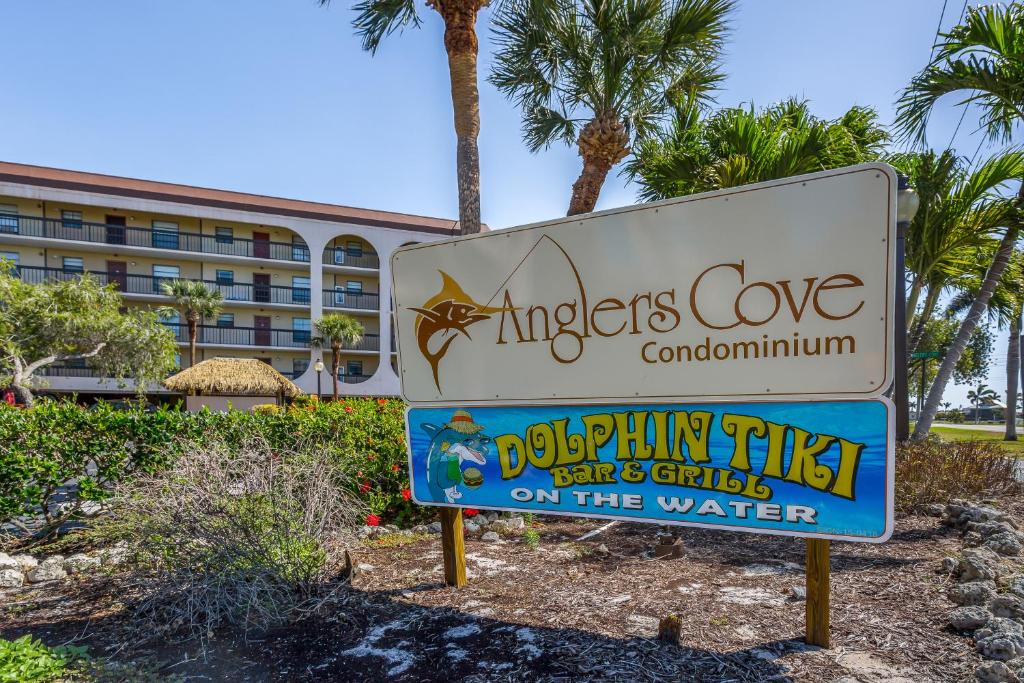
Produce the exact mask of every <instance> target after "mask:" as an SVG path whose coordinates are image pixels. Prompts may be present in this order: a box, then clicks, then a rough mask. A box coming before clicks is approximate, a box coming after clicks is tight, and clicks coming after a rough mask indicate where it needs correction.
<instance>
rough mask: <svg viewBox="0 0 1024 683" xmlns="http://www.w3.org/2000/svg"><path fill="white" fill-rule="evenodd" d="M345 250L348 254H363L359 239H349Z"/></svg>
mask: <svg viewBox="0 0 1024 683" xmlns="http://www.w3.org/2000/svg"><path fill="white" fill-rule="evenodd" d="M345 251H347V252H348V255H349V256H362V255H363V243H362V242H360V241H359V240H349V241H348V243H347V244H346V245H345Z"/></svg>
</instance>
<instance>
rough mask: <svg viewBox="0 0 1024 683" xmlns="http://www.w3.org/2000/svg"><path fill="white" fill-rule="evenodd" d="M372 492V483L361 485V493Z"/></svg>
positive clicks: (365, 482) (366, 482)
mask: <svg viewBox="0 0 1024 683" xmlns="http://www.w3.org/2000/svg"><path fill="white" fill-rule="evenodd" d="M369 490H370V482H368V481H364V482H363V483H362V484H360V485H359V493H366V492H368V491H369Z"/></svg>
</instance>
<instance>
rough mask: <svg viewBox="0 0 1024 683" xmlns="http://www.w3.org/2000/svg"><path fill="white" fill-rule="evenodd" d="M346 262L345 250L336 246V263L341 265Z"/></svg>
mask: <svg viewBox="0 0 1024 683" xmlns="http://www.w3.org/2000/svg"><path fill="white" fill-rule="evenodd" d="M344 264H345V250H344V249H342V248H341V247H335V248H334V265H336V266H341V265H344Z"/></svg>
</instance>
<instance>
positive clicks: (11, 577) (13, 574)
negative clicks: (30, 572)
mask: <svg viewBox="0 0 1024 683" xmlns="http://www.w3.org/2000/svg"><path fill="white" fill-rule="evenodd" d="M24 583H25V575H24V574H22V573H21V571H20V570H18V569H11V568H10V567H8V568H6V569H0V588H18V587H19V586H21V585H22V584H24Z"/></svg>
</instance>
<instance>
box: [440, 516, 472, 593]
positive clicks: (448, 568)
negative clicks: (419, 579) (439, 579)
mask: <svg viewBox="0 0 1024 683" xmlns="http://www.w3.org/2000/svg"><path fill="white" fill-rule="evenodd" d="M441 551H442V552H443V553H444V582H445V583H446V584H448V585H449V586H455V587H456V588H461V587H463V586H465V585H466V545H465V543H464V542H463V539H462V509H461V508H441Z"/></svg>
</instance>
